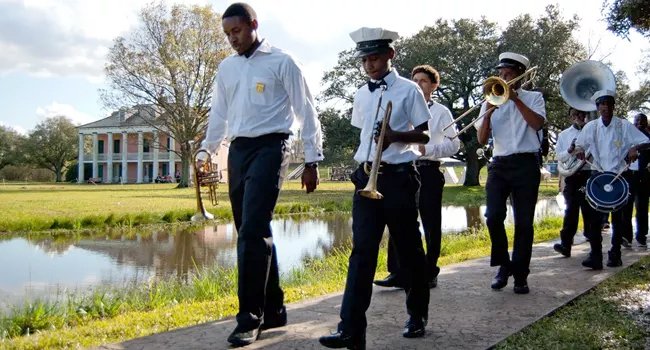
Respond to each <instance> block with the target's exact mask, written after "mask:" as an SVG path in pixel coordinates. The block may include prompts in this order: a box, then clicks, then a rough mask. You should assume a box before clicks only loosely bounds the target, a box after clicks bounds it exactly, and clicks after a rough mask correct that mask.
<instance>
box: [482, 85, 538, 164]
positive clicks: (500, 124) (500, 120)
mask: <svg viewBox="0 0 650 350" xmlns="http://www.w3.org/2000/svg"><path fill="white" fill-rule="evenodd" d="M517 95H518V96H519V99H520V100H521V102H523V103H524V104H525V105H526V106H528V108H530V109H531V110H532V111H533V112H535V113H537V114H539V115H540V116H541V117H542V118H544V119H546V107H545V103H544V97H543V96H542V93H541V92H538V91H528V90H523V89H518V90H517ZM486 110H487V103H483V105H482V106H481V112H480V114H479V115H482V114H483V113H485V111H486ZM482 119H483V117H482V118H481V120H479V121H477V122H476V124H474V126H475V127H476V128H477V129H480V128H481V124H482ZM490 127H491V128H492V139H493V140H494V150H493V151H492V155H493V156H508V155H511V154H515V153H531V152H537V151H539V148H540V143H541V140H542V137H543V134H542V130H539V131H535V130H534V129H533V128H531V127H530V126H529V125H528V123H526V120H525V119H524V116H523V115H522V114H521V112H519V109H517V106H516V105H515V103H514V102H513V101H512V100H508V101H506V103H504V104H502V105H501V106H499V108H497V109H496V110H495V111H494V112H493V113H492V117H491V118H490Z"/></svg>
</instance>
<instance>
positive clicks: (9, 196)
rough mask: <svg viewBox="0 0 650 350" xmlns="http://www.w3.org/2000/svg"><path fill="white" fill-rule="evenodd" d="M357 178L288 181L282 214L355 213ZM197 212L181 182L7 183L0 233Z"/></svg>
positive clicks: (223, 203) (468, 197) (451, 199)
mask: <svg viewBox="0 0 650 350" xmlns="http://www.w3.org/2000/svg"><path fill="white" fill-rule="evenodd" d="M353 189H354V187H353V185H352V183H351V182H348V181H345V182H335V181H323V182H321V184H320V186H319V187H318V189H317V190H316V192H314V193H311V194H308V195H307V194H305V192H304V190H302V189H301V184H300V182H299V181H287V182H286V183H285V184H284V186H283V188H282V191H281V192H280V197H279V199H278V205H277V206H276V210H275V213H276V214H292V213H316V214H317V213H322V212H336V211H349V210H351V208H352V191H353ZM227 191H228V188H227V185H225V184H224V185H221V186H219V189H218V191H217V198H218V200H219V205H218V206H217V207H212V206H211V205H209V204H207V200H206V201H204V203H206V204H205V205H206V209H207V210H208V211H210V212H211V213H213V214H215V217H216V218H217V219H218V220H221V221H226V220H230V219H231V218H232V212H231V210H230V202H229V200H228V192H227ZM556 194H557V184H556V182H549V183H543V184H542V185H541V186H540V197H549V196H554V195H556ZM484 203H485V189H484V188H483V187H478V186H477V187H463V186H457V185H455V186H447V187H445V191H444V197H443V205H456V206H477V205H482V204H484ZM195 212H196V198H195V190H194V188H182V189H178V188H176V187H175V184H141V185H86V184H84V185H77V184H53V183H5V184H3V185H0V232H24V231H42V230H49V229H80V228H101V227H106V226H109V227H110V226H137V225H142V224H157V223H170V222H177V221H188V220H189V218H190V217H191V216H192V215H193V214H194V213H195Z"/></svg>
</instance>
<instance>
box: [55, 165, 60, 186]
mask: <svg viewBox="0 0 650 350" xmlns="http://www.w3.org/2000/svg"><path fill="white" fill-rule="evenodd" d="M54 176H55V177H56V182H61V167H56V168H54Z"/></svg>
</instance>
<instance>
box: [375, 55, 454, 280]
mask: <svg viewBox="0 0 650 350" xmlns="http://www.w3.org/2000/svg"><path fill="white" fill-rule="evenodd" d="M411 79H412V80H413V81H414V82H415V83H417V84H418V86H419V87H420V89H422V93H423V94H424V99H425V100H426V101H427V105H428V106H429V112H430V113H431V119H429V138H430V140H429V143H427V144H426V145H418V150H419V151H420V154H422V156H420V158H418V160H417V161H416V162H415V164H416V165H417V169H418V172H419V173H420V181H421V183H420V191H419V193H418V211H419V212H420V220H421V221H422V228H423V229H424V239H425V241H426V242H427V273H428V274H429V276H428V281H429V287H430V288H435V287H436V286H437V285H438V274H439V273H440V267H438V258H439V257H440V243H441V240H442V217H441V216H442V191H443V188H444V186H445V176H444V174H443V173H442V172H441V171H440V159H441V158H445V157H451V156H453V155H454V154H456V152H458V150H459V149H460V140H459V139H458V138H457V137H456V126H455V125H452V126H451V127H449V128H447V129H446V130H443V128H445V127H446V126H448V125H450V124H452V123H453V118H452V115H451V112H450V111H449V109H448V108H447V107H445V106H443V105H442V104H440V103H438V102H436V101H434V100H433V99H432V94H433V92H434V91H436V89H438V86H439V85H440V74H439V73H438V71H437V70H435V69H434V68H433V67H431V66H430V65H421V66H417V67H415V68H413V70H412V71H411ZM388 272H390V274H389V275H388V277H386V278H385V279H383V280H377V281H375V282H374V283H375V284H376V285H378V286H381V287H402V286H403V283H402V281H401V275H400V273H399V263H398V261H397V253H396V252H395V246H394V245H393V244H391V242H390V239H389V242H388Z"/></svg>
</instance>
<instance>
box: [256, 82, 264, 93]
mask: <svg viewBox="0 0 650 350" xmlns="http://www.w3.org/2000/svg"><path fill="white" fill-rule="evenodd" d="M255 90H256V91H257V92H258V93H260V94H261V93H263V92H264V84H263V83H257V85H255Z"/></svg>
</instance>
